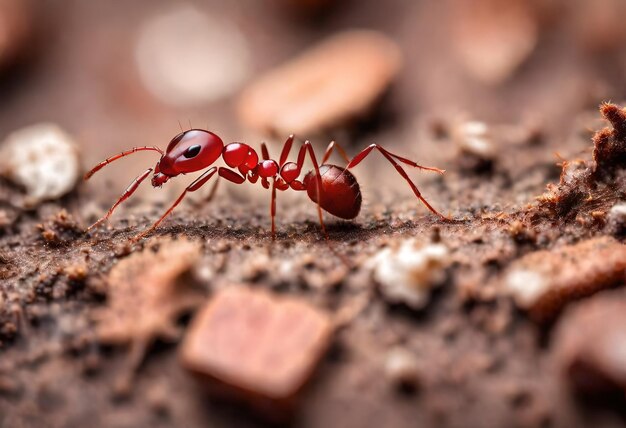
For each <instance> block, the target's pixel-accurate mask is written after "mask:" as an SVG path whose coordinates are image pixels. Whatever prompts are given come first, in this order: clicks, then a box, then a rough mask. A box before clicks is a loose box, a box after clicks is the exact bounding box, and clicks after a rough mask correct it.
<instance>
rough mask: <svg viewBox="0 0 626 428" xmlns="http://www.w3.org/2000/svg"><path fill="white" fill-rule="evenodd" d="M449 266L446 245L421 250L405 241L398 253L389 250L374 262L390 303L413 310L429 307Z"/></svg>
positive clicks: (381, 287) (376, 275)
mask: <svg viewBox="0 0 626 428" xmlns="http://www.w3.org/2000/svg"><path fill="white" fill-rule="evenodd" d="M449 263H450V256H449V252H448V249H447V247H446V246H445V245H443V244H428V245H425V246H420V245H419V244H417V242H416V241H415V240H414V239H408V240H405V241H404V242H403V243H402V244H401V245H400V247H399V248H397V249H392V248H385V249H383V250H382V251H380V252H379V253H377V254H376V255H374V256H373V258H372V259H371V261H370V264H371V266H372V267H373V269H374V279H375V280H376V282H378V283H379V284H380V290H381V292H382V293H383V295H384V296H385V298H386V300H387V301H389V302H391V303H404V304H406V305H408V306H409V307H411V308H413V309H421V308H423V307H424V306H426V304H427V303H428V300H429V298H430V292H431V289H433V288H434V287H436V286H438V285H440V284H441V283H443V281H444V280H445V278H446V267H447V266H448V264H449Z"/></svg>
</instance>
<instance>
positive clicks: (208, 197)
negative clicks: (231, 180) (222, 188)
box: [204, 179, 220, 203]
mask: <svg viewBox="0 0 626 428" xmlns="http://www.w3.org/2000/svg"><path fill="white" fill-rule="evenodd" d="M219 183H220V180H219V179H218V180H215V183H213V187H212V188H211V191H210V192H209V195H208V196H207V197H206V199H205V200H204V202H205V203H209V202H211V201H212V200H213V198H214V197H215V193H217V185H218V184H219Z"/></svg>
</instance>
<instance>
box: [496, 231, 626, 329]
mask: <svg viewBox="0 0 626 428" xmlns="http://www.w3.org/2000/svg"><path fill="white" fill-rule="evenodd" d="M625 271H626V245H624V244H621V243H619V242H618V241H616V240H615V239H613V238H609V237H599V238H592V239H589V240H586V241H583V242H580V243H578V244H575V245H567V246H564V247H561V248H556V249H553V250H544V251H537V252H534V253H531V254H529V255H527V256H524V257H522V258H521V259H519V260H517V261H515V262H514V263H513V264H512V265H511V266H510V267H509V269H508V270H507V273H506V275H505V279H504V287H505V289H506V290H507V292H508V293H510V294H511V295H512V296H513V299H514V300H515V303H516V304H517V306H518V307H520V308H521V309H524V310H527V311H529V313H530V315H531V317H532V318H534V319H535V320H537V321H546V320H550V319H552V318H553V317H554V316H555V315H556V314H557V313H558V312H559V311H560V310H561V309H562V308H563V307H564V306H565V305H567V304H568V303H569V302H571V301H573V300H575V299H578V298H581V297H584V296H589V295H591V294H593V293H595V292H597V291H600V290H603V289H606V288H610V287H613V286H615V285H617V284H619V283H621V282H623V281H624V272H625Z"/></svg>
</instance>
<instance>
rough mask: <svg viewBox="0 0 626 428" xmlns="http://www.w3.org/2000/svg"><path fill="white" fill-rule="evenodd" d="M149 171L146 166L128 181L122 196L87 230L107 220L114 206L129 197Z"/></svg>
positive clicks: (150, 170)
mask: <svg viewBox="0 0 626 428" xmlns="http://www.w3.org/2000/svg"><path fill="white" fill-rule="evenodd" d="M151 172H152V168H148V169H147V170H146V171H145V172H144V173H143V174H141V175H139V176H137V178H135V179H134V180H133V182H132V183H130V185H129V186H128V187H127V188H126V190H125V191H124V193H122V196H120V198H119V199H118V200H117V202H116V203H115V204H113V206H112V207H111V208H109V211H108V212H107V213H106V214H105V215H104V216H103V217H102V218H100V220H98V221H97V222H95V223H94V224H92V225H91V226H89V227H88V228H87V232H89V231H90V230H91V229H93V228H94V227H96V226H98V225H99V224H100V223H102V222H103V221H106V220H108V218H109V217H111V214H113V211H115V208H117V206H118V205H119V204H121V203H122V202H124V201H125V200H126V199H128V198H130V196H131V195H132V194H133V193H134V192H135V190H137V188H138V187H139V185H140V184H141V183H142V182H143V181H144V180H145V179H146V178H148V176H149V175H150V173H151Z"/></svg>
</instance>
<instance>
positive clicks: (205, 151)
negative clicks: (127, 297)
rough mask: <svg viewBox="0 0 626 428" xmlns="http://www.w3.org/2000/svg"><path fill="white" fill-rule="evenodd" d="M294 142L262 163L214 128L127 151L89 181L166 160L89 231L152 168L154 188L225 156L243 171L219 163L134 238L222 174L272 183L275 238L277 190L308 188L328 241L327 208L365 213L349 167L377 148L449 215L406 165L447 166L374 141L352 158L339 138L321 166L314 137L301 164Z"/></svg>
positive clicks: (343, 214) (349, 214) (348, 215)
mask: <svg viewBox="0 0 626 428" xmlns="http://www.w3.org/2000/svg"><path fill="white" fill-rule="evenodd" d="M293 141H294V136H293V135H292V136H290V137H289V138H288V139H287V141H285V144H284V146H283V150H282V153H281V155H280V160H279V161H278V162H276V161H275V160H273V159H270V156H269V152H268V150H267V146H266V145H265V144H261V154H262V156H263V159H262V160H260V161H259V156H258V154H257V152H256V151H255V150H254V149H253V148H252V147H250V146H248V145H247V144H243V143H230V144H227V145H224V142H223V141H222V139H221V138H220V137H218V136H217V135H216V134H214V133H213V132H210V131H207V130H204V129H190V130H189V131H184V132H181V133H180V134H178V135H177V136H175V137H174V138H173V139H172V140H171V141H170V143H169V144H168V146H167V149H166V150H165V152H163V150H161V149H160V148H158V147H153V146H143V147H134V148H132V149H130V150H127V151H124V152H121V153H119V154H117V155H115V156H112V157H110V158H108V159H106V160H104V161H102V162H100V163H99V164H98V165H96V166H95V167H94V168H93V169H92V170H91V171H89V172H88V173H87V174H85V180H88V179H89V178H90V177H91V176H92V175H94V174H95V173H96V172H97V171H99V170H100V169H102V168H104V167H105V166H107V165H108V164H110V163H111V162H113V161H116V160H118V159H121V158H123V157H125V156H128V155H131V154H133V153H137V152H140V151H155V152H158V153H160V154H161V159H160V160H159V161H158V162H157V164H156V166H155V167H154V168H148V169H147V170H146V171H144V172H143V173H142V174H141V175H139V176H138V177H137V178H135V179H134V180H133V182H132V183H131V184H130V185H129V186H128V188H127V189H126V191H125V192H124V193H123V194H122V196H121V197H120V198H119V199H118V200H117V202H116V203H115V204H113V206H112V207H111V208H110V209H109V211H108V212H107V213H106V214H105V215H104V216H103V217H102V218H101V219H99V220H98V221H96V222H95V223H94V224H93V225H91V226H90V227H89V228H88V229H87V231H89V230H91V229H93V228H94V227H96V226H98V225H99V224H100V223H102V222H104V221H105V220H107V219H108V218H109V217H110V216H111V214H112V213H113V211H114V210H115V208H117V207H118V206H119V205H120V204H121V203H122V202H124V201H125V200H126V199H128V198H129V197H130V196H131V195H132V194H133V193H134V192H135V190H137V188H138V187H139V185H140V184H141V183H142V182H143V181H144V180H145V179H146V178H148V176H149V175H150V174H151V173H152V172H154V175H153V176H152V186H153V187H161V186H162V185H163V184H165V183H166V182H167V181H168V180H169V179H170V178H173V177H176V176H177V175H180V174H187V173H191V172H195V171H199V170H201V169H204V168H208V167H210V166H211V165H212V164H213V163H215V162H216V161H217V160H218V159H219V158H220V157H221V158H222V159H223V161H224V163H226V165H228V166H229V167H230V168H233V169H235V168H236V169H237V171H234V170H233V169H229V168H225V167H216V166H213V167H211V168H209V169H208V170H206V171H205V172H204V173H202V175H201V176H200V177H198V178H197V179H196V180H195V181H193V182H192V183H191V184H190V185H189V186H187V188H186V189H185V190H184V191H183V192H182V194H181V195H180V196H179V197H178V199H176V201H174V203H173V204H172V205H171V206H170V207H169V209H168V210H167V211H166V212H165V213H164V214H163V215H162V216H161V217H160V218H159V219H158V220H157V221H156V222H155V223H154V224H153V225H152V226H151V227H150V228H149V229H147V230H145V231H144V232H142V233H140V234H139V235H137V236H136V237H135V238H134V240H138V239H141V238H142V237H143V236H145V235H146V234H148V233H150V232H151V231H153V230H154V229H156V228H157V227H158V226H159V224H160V223H161V222H162V221H163V220H164V219H165V218H166V217H167V216H168V215H169V214H170V213H171V212H172V211H173V210H174V208H176V206H177V205H178V204H179V203H180V202H181V201H182V200H183V198H184V197H185V195H186V194H187V193H188V192H195V191H196V190H198V189H199V188H200V187H202V186H203V185H204V184H206V183H207V182H208V181H209V180H210V179H211V177H213V176H214V175H215V174H216V173H217V175H218V179H219V178H220V177H221V178H224V179H226V180H228V181H230V182H233V183H236V184H242V183H244V182H245V181H246V180H248V181H249V182H251V183H256V182H257V181H258V179H259V178H260V179H261V184H262V186H263V187H264V188H266V189H269V188H270V186H271V189H272V200H271V210H270V212H271V218H272V239H274V238H275V236H276V228H275V223H274V217H275V216H276V190H280V191H285V190H287V189H293V190H296V191H306V192H307V195H308V196H309V198H310V199H311V200H312V201H313V202H315V203H316V204H317V209H318V216H319V221H320V225H321V227H322V231H323V233H324V235H325V237H326V238H327V239H328V233H327V232H326V227H325V225H324V219H323V216H322V209H324V210H325V211H327V212H329V213H330V214H333V215H335V216H337V217H340V218H342V219H346V220H351V219H353V218H355V217H356V216H357V215H358V214H359V211H360V209H361V190H360V188H359V183H358V182H357V181H356V178H355V177H354V175H352V173H351V172H350V171H348V170H349V169H351V168H353V167H355V166H357V165H358V164H360V163H361V161H363V159H365V158H366V157H367V155H369V154H370V153H371V152H372V151H373V150H378V151H379V152H380V153H381V154H382V155H383V156H384V157H385V158H386V159H387V160H388V161H389V162H390V163H391V164H392V165H393V166H394V167H395V168H396V170H397V171H398V173H399V174H400V175H401V176H402V178H404V179H405V180H406V182H407V183H408V184H409V186H410V187H411V189H412V190H413V193H415V196H416V197H417V198H418V199H419V200H420V201H422V203H423V204H424V205H426V207H427V208H428V209H429V210H430V211H432V212H433V213H434V214H436V215H438V216H439V217H441V218H443V219H446V217H445V216H443V215H442V214H440V213H439V212H438V211H437V210H435V209H434V208H433V207H432V206H431V205H430V204H429V203H428V201H426V199H424V197H423V196H422V195H421V193H420V191H419V190H418V189H417V186H416V185H415V184H414V183H413V181H411V179H410V178H409V176H408V175H407V174H406V172H405V171H404V169H403V168H402V166H401V165H400V163H403V164H406V165H409V166H412V167H415V168H419V169H423V170H427V171H435V172H438V173H440V174H443V173H444V170H441V169H438V168H433V167H425V166H421V165H418V164H417V163H415V162H413V161H412V160H409V159H406V158H403V157H401V156H398V155H396V154H393V153H391V152H390V151H388V150H387V149H385V148H383V147H381V146H379V145H378V144H371V145H369V146H368V147H367V148H365V149H363V150H362V151H361V152H360V153H359V154H357V155H356V156H355V157H353V158H352V159H349V158H348V156H347V155H346V152H345V151H344V150H343V149H342V148H341V147H340V146H339V145H338V144H335V142H334V141H333V142H331V143H330V144H329V145H328V147H327V149H326V152H325V154H324V157H323V158H322V163H321V165H319V164H318V162H317V158H316V157H315V152H314V151H313V147H312V146H311V143H310V142H309V141H305V142H304V144H303V145H302V147H301V148H300V151H299V152H298V160H297V162H287V157H288V155H289V152H290V151H291V146H292V145H293ZM334 149H337V151H338V152H339V154H340V155H341V156H342V157H343V159H344V160H345V161H346V166H345V167H344V168H341V167H338V166H336V165H332V164H327V163H326V161H327V160H328V159H329V157H330V155H331V153H332V152H333V150H334ZM307 153H308V154H309V157H310V158H311V162H312V163H313V170H312V171H309V172H308V173H307V174H306V175H305V176H304V179H303V180H299V179H298V178H299V177H300V173H301V171H302V166H303V164H304V160H305V157H306V154H307ZM270 179H271V180H272V182H271V184H270V181H269V180H270ZM217 183H218V181H217V180H216V181H215V184H214V187H213V189H212V190H211V192H210V196H209V199H210V198H211V197H212V195H213V194H214V191H215V186H216V185H217ZM318 195H321V197H318Z"/></svg>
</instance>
